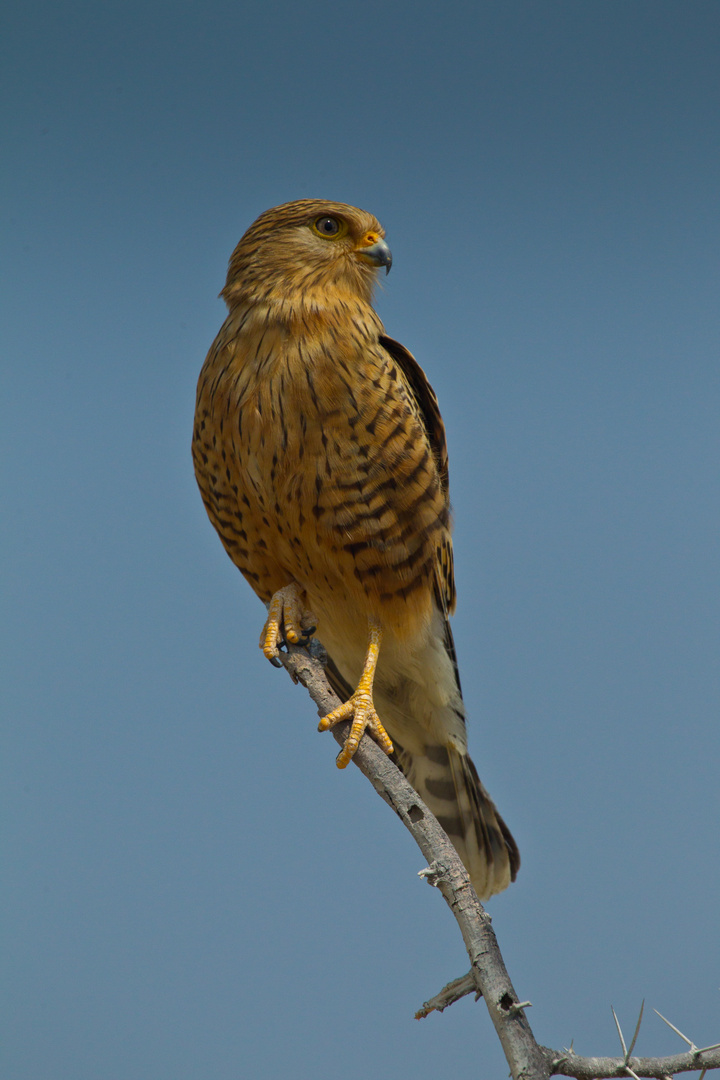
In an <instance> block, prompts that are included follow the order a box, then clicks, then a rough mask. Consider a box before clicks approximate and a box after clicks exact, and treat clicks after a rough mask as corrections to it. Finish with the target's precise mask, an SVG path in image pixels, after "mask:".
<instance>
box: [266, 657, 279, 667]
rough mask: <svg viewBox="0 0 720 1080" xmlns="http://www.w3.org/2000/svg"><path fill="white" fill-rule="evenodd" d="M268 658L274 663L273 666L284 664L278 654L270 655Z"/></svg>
mask: <svg viewBox="0 0 720 1080" xmlns="http://www.w3.org/2000/svg"><path fill="white" fill-rule="evenodd" d="M268 660H269V661H270V663H271V664H272V666H273V667H282V664H281V663H280V661H279V660H278V658H277V656H268Z"/></svg>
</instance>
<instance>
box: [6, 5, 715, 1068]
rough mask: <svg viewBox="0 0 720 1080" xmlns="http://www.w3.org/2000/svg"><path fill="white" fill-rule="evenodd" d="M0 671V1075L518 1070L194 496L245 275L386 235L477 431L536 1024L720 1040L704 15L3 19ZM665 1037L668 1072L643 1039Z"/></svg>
mask: <svg viewBox="0 0 720 1080" xmlns="http://www.w3.org/2000/svg"><path fill="white" fill-rule="evenodd" d="M4 20H5V29H4V32H3V40H4V45H3V46H2V48H3V54H4V59H3V70H4V76H3V79H4V83H5V90H4V93H3V100H4V102H5V105H4V106H3V110H4V116H5V124H4V132H5V136H4V139H5V150H4V153H3V158H4V160H5V179H4V188H5V204H6V206H7V207H8V209H9V213H8V215H7V218H6V224H5V226H4V233H5V238H4V240H3V251H4V253H3V264H4V269H3V275H4V282H3V286H2V288H3V294H4V299H5V306H6V318H7V332H6V334H5V335H4V337H5V345H4V357H3V372H2V403H3V412H4V417H3V420H2V440H3V447H2V461H3V473H4V494H3V509H4V513H3V519H4V526H3V554H2V562H3V568H4V571H5V573H4V579H5V586H4V587H5V590H6V604H5V609H6V611H7V612H8V613H9V618H7V619H6V620H5V629H4V631H3V642H2V654H3V657H4V665H5V673H4V675H3V678H2V697H3V699H4V704H3V711H4V715H5V733H6V734H5V736H4V738H5V740H6V746H5V749H4V752H3V760H4V762H5V766H4V767H5V769H6V775H5V779H4V781H3V800H4V802H5V807H4V820H5V826H4V830H5V831H4V846H5V862H6V865H7V866H8V867H9V873H8V872H6V874H5V885H4V889H5V904H6V908H7V910H8V913H9V918H7V919H6V927H7V928H8V931H7V933H6V935H5V944H4V948H5V952H6V956H5V961H4V964H3V967H4V970H5V972H6V976H7V979H6V986H7V996H8V1002H7V1005H6V1006H5V1008H4V1010H3V1011H4V1015H5V1023H6V1025H7V1028H8V1031H7V1033H6V1037H5V1040H4V1042H5V1051H4V1056H5V1064H4V1066H3V1075H4V1076H7V1077H8V1078H12V1080H38V1078H39V1077H52V1078H53V1080H98V1078H100V1077H102V1080H141V1078H142V1080H145V1078H147V1080H166V1078H167V1080H186V1078H187V1080H191V1078H192V1080H197V1078H199V1077H203V1078H204V1077H211V1078H213V1080H230V1078H242V1077H246V1076H259V1077H267V1078H270V1080H274V1078H280V1077H286V1076H293V1077H312V1078H313V1080H329V1078H335V1077H338V1076H340V1077H343V1078H344V1080H360V1078H362V1080H364V1078H365V1077H367V1076H368V1075H374V1076H413V1077H414V1078H416V1080H431V1078H432V1080H435V1078H436V1077H438V1076H460V1075H478V1076H481V1077H489V1076H493V1075H494V1076H502V1075H506V1071H507V1070H506V1066H505V1063H504V1060H503V1059H502V1055H501V1052H500V1048H499V1044H498V1043H497V1040H496V1038H495V1035H494V1032H493V1030H492V1028H491V1025H490V1023H489V1020H488V1018H487V1014H486V1012H485V1010H484V1006H483V1005H482V1003H479V1004H477V1005H476V1004H474V1003H472V1002H471V1001H470V1000H465V1001H464V1002H461V1003H460V1004H458V1005H455V1006H454V1007H453V1008H452V1009H451V1010H449V1011H448V1012H446V1013H444V1014H443V1015H442V1016H439V1015H434V1016H431V1017H430V1018H429V1019H427V1020H425V1021H423V1022H422V1023H418V1022H416V1021H415V1020H414V1019H413V1013H414V1011H415V1010H416V1009H417V1008H418V1007H419V1006H420V1005H421V1004H422V1002H423V1001H424V1000H425V999H426V998H428V997H429V996H430V995H432V994H433V993H435V992H436V991H438V990H439V989H440V987H441V986H442V985H443V984H444V983H445V982H446V981H448V980H449V979H451V978H454V977H455V976H458V975H460V974H462V973H463V972H464V971H466V970H467V959H466V956H465V954H464V950H463V946H462V942H461V939H460V936H459V933H458V931H457V928H456V926H455V923H454V921H453V920H452V918H451V916H450V913H449V912H448V911H447V910H446V909H445V907H444V904H443V902H442V900H441V898H440V896H439V894H438V893H436V892H435V891H434V890H432V889H430V888H429V887H428V886H427V885H426V884H425V883H424V882H423V881H422V880H421V879H419V878H418V877H417V876H416V874H417V871H418V870H420V869H421V868H422V866H423V861H422V857H421V855H420V853H419V852H418V851H417V849H416V848H415V847H414V845H413V843H412V841H411V839H410V838H409V836H408V835H407V834H406V833H405V832H404V830H403V829H402V828H401V826H400V825H399V823H398V821H397V820H396V819H395V817H394V815H393V814H392V813H391V812H390V811H389V810H388V809H387V807H386V806H385V805H384V804H383V803H382V802H381V801H380V800H379V799H378V798H377V797H376V795H375V794H374V793H373V792H372V790H371V789H370V787H369V785H368V784H367V782H366V781H365V780H363V778H362V777H361V776H360V775H359V773H357V771H356V770H354V769H352V768H351V769H348V770H347V772H346V773H340V772H338V771H337V770H336V769H335V767H334V764H333V761H334V757H335V752H336V746H335V743H334V741H333V740H332V739H331V738H330V736H329V735H324V736H320V735H318V734H317V733H316V723H317V719H316V716H315V711H314V709H313V707H312V705H311V704H310V702H309V700H308V699H307V697H306V696H305V694H304V693H303V692H302V691H301V690H299V689H297V688H295V687H293V686H292V685H291V683H290V680H289V679H288V678H287V677H286V676H285V675H284V673H282V672H277V671H275V670H274V669H273V668H271V667H270V666H269V665H268V664H266V663H265V661H264V660H263V659H262V657H261V654H260V652H259V650H258V648H257V638H258V633H259V629H260V626H261V624H262V621H263V609H262V606H261V605H260V603H259V602H258V601H257V599H256V598H255V597H254V595H253V594H252V592H251V590H250V589H249V588H248V586H247V585H246V584H245V583H244V581H243V580H242V579H241V577H240V575H239V574H238V573H237V572H236V571H235V570H234V568H233V567H232V565H231V563H230V562H229V560H228V559H227V557H226V556H225V554H224V552H223V551H222V549H221V546H220V544H219V542H218V540H217V538H216V537H215V535H214V533H213V530H212V528H211V526H210V524H209V522H208V521H207V519H206V517H205V513H204V510H203V507H202V504H201V502H200V498H199V496H198V493H197V491H196V489H195V483H194V479H193V475H192V468H191V462H190V453H189V441H190V433H191V422H192V412H193V405H194V391H195V381H196V378H197V374H198V372H199V369H200V366H201V364H202V360H203V357H204V355H205V352H206V351H207V349H208V347H209V345H210V343H211V341H212V339H213V337H214V335H215V333H216V331H217V329H218V328H219V326H220V324H221V322H222V319H223V317H224V308H223V305H222V304H221V303H220V301H218V300H217V299H216V296H217V293H218V292H219V290H220V288H221V287H222V284H223V282H224V275H225V267H226V262H227V259H228V257H229V255H230V252H231V250H232V248H233V247H234V245H235V243H236V242H237V240H238V239H239V237H240V235H241V234H242V232H243V231H244V230H245V228H246V227H247V226H248V225H249V223H250V222H251V221H252V220H253V219H254V218H255V217H256V216H257V215H258V214H259V213H260V212H261V211H263V210H265V209H266V208H267V207H269V206H273V205H275V204H278V203H281V202H284V201H287V200H289V199H295V198H303V197H327V198H330V199H337V200H341V201H345V202H350V203H353V204H355V205H358V206H361V207H363V208H365V209H368V210H370V211H372V212H373V213H375V214H376V215H377V216H378V217H379V218H380V220H381V221H382V222H383V224H384V225H385V228H386V230H387V236H388V240H389V242H390V244H391V246H392V250H393V254H394V258H395V264H394V268H393V272H392V274H391V276H390V277H389V278H388V279H387V281H386V283H384V285H383V290H382V292H381V294H380V295H379V297H378V310H379V311H380V314H381V317H382V318H383V319H384V321H385V324H386V326H387V329H388V332H389V333H390V334H391V335H392V336H394V337H396V338H398V339H399V340H400V341H402V342H403V343H404V344H405V345H406V346H407V347H408V348H410V349H411V350H412V351H413V352H414V353H415V354H416V356H417V357H418V359H419V360H420V362H421V363H422V364H423V366H424V367H425V369H426V371H427V373H428V375H429V377H430V379H431V381H432V383H433V385H434V386H435V389H436V390H437V392H438V395H439V397H440V402H441V406H442V410H443V416H444V418H445V422H446V424H447V428H448V436H449V447H450V462H451V493H452V497H453V503H454V509H455V518H456V565H457V581H458V591H459V607H458V613H457V617H456V619H455V622H454V627H455V636H456V640H457V646H458V651H459V657H460V665H461V671H462V677H463V684H464V689H465V695H466V699H467V706H468V712H469V717H470V745H471V750H472V752H473V756H474V758H475V760H476V761H477V763H478V765H479V767H480V771H481V774H482V776H483V779H484V780H485V782H486V784H487V786H488V787H489V789H490V790H491V792H492V794H493V796H494V798H495V799H496V801H497V802H498V804H499V806H500V808H501V810H502V813H503V815H504V816H505V817H506V818H507V820H508V822H509V824H510V825H511V827H512V829H513V832H514V833H515V835H516V837H517V839H518V842H519V844H520V847H521V850H522V857H523V866H522V870H521V873H520V876H519V879H518V881H517V883H516V884H515V885H514V886H513V887H512V888H511V889H510V890H509V891H508V892H507V893H505V894H503V895H501V896H499V897H497V898H496V899H494V900H493V901H492V902H491V903H490V905H489V907H490V910H491V912H492V914H493V917H494V925H495V928H496V931H497V933H498V936H499V939H500V943H501V947H502V949H503V952H504V955H505V958H506V961H507V964H508V967H509V970H510V974H511V977H512V979H513V981H514V984H515V987H516V989H517V992H518V994H519V995H520V997H521V999H530V1000H531V1001H532V1002H533V1008H532V1009H531V1010H529V1018H530V1020H531V1022H532V1024H533V1026H534V1030H535V1033H536V1036H537V1038H538V1040H539V1041H541V1042H543V1043H546V1044H549V1045H552V1046H555V1047H561V1046H568V1045H569V1044H570V1041H571V1039H574V1040H575V1043H574V1046H575V1050H576V1051H577V1052H579V1053H586V1054H589V1053H615V1052H616V1051H617V1049H618V1047H619V1044H618V1040H617V1036H616V1033H615V1029H614V1024H613V1021H612V1016H611V1013H610V1005H611V1004H613V1005H614V1006H615V1008H616V1010H617V1011H618V1014H619V1017H620V1020H621V1022H622V1023H623V1025H624V1028H625V1030H626V1034H627V1035H628V1037H629V1035H630V1034H631V1033H632V1029H633V1027H634V1022H635V1018H636V1016H637V1012H638V1010H639V1007H640V1002H641V1000H642V999H643V998H644V997H645V998H646V999H647V1002H648V1007H649V1006H653V1007H655V1008H657V1009H659V1010H660V1012H662V1013H664V1014H665V1015H666V1016H668V1017H669V1018H670V1019H671V1020H672V1021H673V1022H674V1023H676V1024H677V1025H678V1026H679V1027H681V1028H682V1029H683V1030H684V1031H686V1033H687V1034H688V1035H689V1036H690V1037H692V1038H693V1039H694V1040H695V1042H696V1043H697V1044H698V1045H706V1044H708V1043H712V1042H716V1041H718V1039H720V1022H719V1020H720V1017H719V1012H720V1010H719V1008H718V1006H719V1005H720V992H719V987H720V976H719V964H718V962H719V960H720V955H719V954H720V935H719V934H718V891H719V888H720V830H719V829H718V817H719V811H720V805H719V804H720V784H719V783H718V772H719V770H718V758H719V756H720V753H719V752H720V737H719V735H718V713H719V706H720V684H719V678H718V674H719V672H720V665H718V630H719V629H720V628H719V626H718V622H719V618H718V616H719V614H720V595H719V593H720V589H719V588H718V583H719V581H720V576H719V573H718V571H719V570H720V566H719V558H718V532H719V526H720V500H719V497H718V496H719V494H720V492H719V484H718V461H719V459H720V429H719V427H718V409H719V406H720V368H719V364H718V356H719V349H718V345H719V343H720V314H719V308H718V284H719V279H720V272H719V262H718V253H719V251H720V235H719V233H720V211H719V192H720V136H719V131H720V68H719V66H718V49H719V47H720V8H719V7H718V4H717V3H716V2H715V0H711V2H696V0H682V2H680V0H678V2H666V0H652V2H649V0H647V2H635V0H624V2H623V3H617V2H615V3H610V2H588V0H586V2H583V3H577V2H575V0H549V2H544V3H539V2H514V0H511V2H508V3H487V2H480V3H473V4H471V3H461V2H450V3H447V4H443V5H440V4H429V3H426V4H422V3H420V4H418V3H410V2H408V0H399V2H396V3H392V2H388V0H384V2H378V0H366V2H365V3H363V4H347V3H342V2H336V3H332V4H331V3H322V2H319V0H311V2H310V3H307V4H304V5H301V4H290V3H287V2H285V0H279V2H274V0H263V2H262V3H242V2H235V3H224V2H220V0H208V2H205V3H195V2H187V0H186V2H182V0H181V2H175V3H160V2H157V0H144V2H143V3H138V2H134V0H130V2H125V3H122V4H120V3H93V4H91V3H87V4H76V3H64V4H61V5H58V4H48V3H42V2H41V3H38V4H35V5H20V4H18V3H15V4H12V5H10V7H9V8H8V9H6V12H5V16H4ZM638 1049H639V1051H640V1052H641V1053H670V1052H676V1051H680V1050H682V1049H683V1044H682V1043H681V1041H680V1040H679V1039H678V1038H677V1036H675V1035H673V1034H672V1032H670V1031H669V1029H667V1028H665V1027H664V1025H663V1024H662V1023H661V1022H660V1021H659V1020H658V1019H657V1018H656V1017H655V1016H654V1014H653V1013H652V1012H650V1013H649V1018H648V1019H647V1020H646V1022H645V1025H644V1028H643V1032H642V1033H641V1036H640V1040H639V1044H638Z"/></svg>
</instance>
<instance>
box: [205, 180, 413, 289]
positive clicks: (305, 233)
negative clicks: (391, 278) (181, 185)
mask: <svg viewBox="0 0 720 1080" xmlns="http://www.w3.org/2000/svg"><path fill="white" fill-rule="evenodd" d="M384 236H385V232H384V230H383V227H382V225H381V224H380V222H379V221H378V220H377V218H375V217H373V215H372V214H368V213H366V211H364V210H358V209H357V207H355V206H347V205H346V204H345V203H336V202H327V201H326V200H324V199H301V200H299V201H298V202H291V203H285V204H284V205H283V206H276V207H273V209H272V210H266V211H265V213H264V214H261V215H260V217H259V218H258V219H257V221H255V222H254V223H253V224H252V225H251V226H250V228H249V229H248V230H247V232H246V233H245V235H244V236H243V238H242V240H241V241H240V243H239V244H238V246H237V247H236V248H235V251H234V252H233V254H232V258H231V259H230V265H229V267H228V276H227V282H226V285H225V288H224V289H223V291H222V296H223V297H224V298H225V300H226V302H227V304H228V306H229V307H234V306H235V305H236V304H238V303H243V302H245V303H247V302H250V303H253V302H255V303H257V302H261V303H263V302H268V303H272V302H273V301H279V302H280V303H282V304H283V306H284V305H285V304H287V303H288V302H289V303H290V304H293V303H295V304H299V305H300V306H302V307H306V308H307V307H310V308H312V307H314V306H316V304H319V305H320V306H324V305H325V304H326V302H327V298H328V296H329V295H333V296H335V297H337V298H338V299H339V298H341V297H342V296H343V295H345V296H346V297H347V296H348V295H349V296H353V297H359V298H360V299H362V300H365V301H368V302H369V301H370V299H371V296H372V289H373V285H374V284H375V279H376V275H377V271H378V270H379V269H380V268H381V267H385V270H386V272H387V273H389V271H390V267H391V266H392V255H391V254H390V248H389V247H388V245H387V244H386V243H385V240H384Z"/></svg>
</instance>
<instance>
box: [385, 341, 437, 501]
mask: <svg viewBox="0 0 720 1080" xmlns="http://www.w3.org/2000/svg"><path fill="white" fill-rule="evenodd" d="M380 344H381V345H382V347H383V349H385V351H386V352H389V353H390V355H391V356H392V358H393V360H394V361H395V363H396V364H397V365H398V367H399V368H400V370H401V371H402V373H403V375H404V376H405V379H406V380H407V384H408V387H409V388H410V391H411V393H412V395H413V397H414V399H415V402H416V404H417V407H418V409H419V410H420V414H421V416H422V418H423V422H424V424H425V431H426V432H427V437H428V440H429V442H430V446H431V447H432V452H433V454H434V455H435V460H436V461H437V466H438V472H439V473H440V484H441V486H442V489H443V491H444V492H445V494H446V495H447V493H448V453H447V440H446V438H445V425H444V424H443V422H442V416H441V415H440V406H439V405H438V399H437V397H436V395H435V391H434V390H433V388H432V386H431V385H430V383H429V382H428V378H427V375H426V374H425V372H424V371H423V369H422V368H421V367H420V365H419V364H418V362H417V360H416V359H415V357H414V356H413V354H412V353H411V352H408V350H407V349H406V348H405V346H404V345H401V344H400V342H399V341H394V340H393V339H392V338H390V337H387V336H386V335H385V334H382V335H381V337H380Z"/></svg>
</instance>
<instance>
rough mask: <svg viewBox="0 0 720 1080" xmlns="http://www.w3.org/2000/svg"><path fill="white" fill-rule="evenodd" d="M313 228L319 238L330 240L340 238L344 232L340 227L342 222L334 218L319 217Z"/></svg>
mask: <svg viewBox="0 0 720 1080" xmlns="http://www.w3.org/2000/svg"><path fill="white" fill-rule="evenodd" d="M313 228H314V229H315V232H316V233H319V235H320V236H325V237H328V238H330V239H332V238H333V237H336V236H340V235H341V233H343V232H344V231H345V230H344V229H343V227H342V222H340V221H338V219H337V218H334V217H319V218H318V219H317V221H316V222H315V224H314V226H313Z"/></svg>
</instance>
